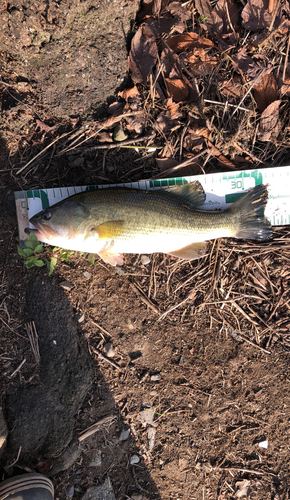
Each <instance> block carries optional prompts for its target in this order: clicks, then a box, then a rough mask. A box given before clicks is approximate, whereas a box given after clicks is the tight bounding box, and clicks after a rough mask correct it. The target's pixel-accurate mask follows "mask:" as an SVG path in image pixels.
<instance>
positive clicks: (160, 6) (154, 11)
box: [136, 0, 169, 22]
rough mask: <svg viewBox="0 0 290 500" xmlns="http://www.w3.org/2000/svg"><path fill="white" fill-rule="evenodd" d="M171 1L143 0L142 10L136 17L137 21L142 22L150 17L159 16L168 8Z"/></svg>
mask: <svg viewBox="0 0 290 500" xmlns="http://www.w3.org/2000/svg"><path fill="white" fill-rule="evenodd" d="M168 1H169V0H143V1H142V3H141V8H140V10H139V12H138V14H137V16H136V21H137V22H140V21H143V19H145V17H147V16H148V17H149V16H152V15H154V16H159V15H160V14H161V12H162V11H163V10H164V9H165V7H166V6H167V4H168Z"/></svg>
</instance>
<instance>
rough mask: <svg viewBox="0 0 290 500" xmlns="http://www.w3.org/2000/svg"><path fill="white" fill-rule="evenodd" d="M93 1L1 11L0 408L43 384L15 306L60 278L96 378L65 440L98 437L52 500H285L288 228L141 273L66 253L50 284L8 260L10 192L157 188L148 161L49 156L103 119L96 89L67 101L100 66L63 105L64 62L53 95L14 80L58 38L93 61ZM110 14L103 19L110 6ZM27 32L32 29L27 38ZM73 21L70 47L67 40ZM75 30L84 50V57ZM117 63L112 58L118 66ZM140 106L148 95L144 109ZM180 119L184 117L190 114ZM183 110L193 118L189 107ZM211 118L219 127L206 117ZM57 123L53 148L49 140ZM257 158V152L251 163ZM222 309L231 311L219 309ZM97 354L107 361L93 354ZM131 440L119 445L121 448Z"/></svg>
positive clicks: (45, 461) (114, 85) (282, 149)
mask: <svg viewBox="0 0 290 500" xmlns="http://www.w3.org/2000/svg"><path fill="white" fill-rule="evenodd" d="M93 4H94V3H93V2H91V3H89V2H76V3H74V2H68V3H66V2H59V3H56V2H50V1H48V2H44V3H43V4H40V3H38V2H35V3H33V2H25V1H21V2H20V1H19V2H8V3H6V2H4V7H5V8H4V9H3V10H2V13H1V14H0V19H1V20H2V22H3V26H4V27H3V32H2V35H1V37H2V38H1V45H0V50H1V53H0V58H1V68H2V69H1V72H2V82H3V85H1V82H0V92H1V103H2V126H1V138H0V140H1V143H0V144H1V150H0V151H1V152H0V158H1V164H0V188H1V220H0V239H1V246H0V264H1V289H0V290H1V300H0V320H1V325H0V328H1V331H0V339H1V342H0V406H2V408H3V411H4V415H5V414H7V407H6V405H7V396H10V395H13V394H15V393H16V391H17V389H18V388H19V387H24V386H26V385H27V384H30V383H33V384H36V385H37V383H38V380H39V379H38V375H39V367H38V365H37V364H36V362H35V358H34V355H33V352H32V350H31V345H30V342H29V339H28V337H27V333H26V330H25V324H26V323H27V322H28V321H30V319H31V318H30V317H29V314H28V312H27V306H26V293H27V289H28V287H29V282H30V280H31V279H33V278H37V277H38V278H39V277H40V278H41V280H43V281H44V282H50V283H52V284H53V285H54V286H56V287H58V286H61V284H62V283H63V282H64V281H68V282H69V283H71V284H72V286H71V288H70V290H66V291H64V292H63V293H64V294H65V295H66V296H67V299H68V300H69V302H70V303H71V305H72V308H73V315H74V317H73V321H74V324H75V325H76V327H77V332H78V336H79V339H80V341H81V342H82V343H83V344H84V345H85V346H86V348H87V349H88V352H89V357H90V363H91V366H92V370H93V381H92V382H93V383H92V386H91V388H90V389H89V391H88V393H87V395H86V397H85V400H84V402H83V404H82V406H81V408H80V409H79V410H78V412H77V414H76V415H75V417H74V425H73V428H74V438H77V437H78V436H80V434H81V433H82V432H83V431H85V430H86V429H87V428H89V427H90V426H92V425H93V424H95V423H97V422H99V423H100V425H99V427H98V428H97V430H96V432H94V433H93V434H92V435H91V436H89V437H86V439H84V440H83V441H82V442H81V444H82V450H81V453H80V454H79V455H78V456H77V459H76V460H75V461H74V463H72V464H71V465H70V466H69V467H68V469H67V470H65V471H61V472H55V473H54V474H53V476H52V479H53V482H54V485H55V491H56V494H55V498H56V499H61V500H63V499H65V498H72V497H73V498H74V499H76V500H79V499H81V498H82V496H83V495H84V493H85V492H86V490H87V489H88V488H89V487H90V486H92V485H97V484H101V483H103V482H104V480H105V479H106V477H109V478H110V480H111V482H112V485H113V489H114V492H115V496H116V499H117V500H123V499H129V498H135V500H137V499H139V500H141V499H142V498H143V499H144V500H145V499H160V500H169V499H175V500H177V499H180V500H181V499H184V500H186V499H190V500H206V499H215V500H234V499H237V498H248V499H251V500H286V499H288V498H289V492H290V483H289V472H290V458H289V457H290V453H289V452H290V430H289V424H290V412H289V386H288V383H289V377H290V363H289V352H290V334H289V325H290V322H289V304H288V302H289V300H290V296H289V279H290V269H289V258H290V252H289V241H290V239H289V238H290V237H289V234H290V233H289V228H287V227H283V228H275V231H274V238H273V241H271V242H270V243H267V244H263V245H259V244H255V243H248V242H240V243H238V242H237V241H234V240H229V241H221V242H217V241H215V242H211V243H210V245H209V254H208V256H207V257H205V258H204V259H201V260H198V261H193V262H191V263H190V262H185V261H180V260H178V259H175V258H173V257H171V258H170V257H168V256H163V255H151V256H149V259H150V260H149V261H148V262H147V263H145V264H144V263H142V260H141V256H136V255H135V256H131V255H128V256H126V259H125V264H124V266H122V268H113V267H110V266H109V265H107V264H104V263H103V262H102V261H100V260H99V259H97V260H96V262H95V263H94V264H93V265H92V264H91V263H90V262H89V261H88V258H87V256H85V255H84V256H80V255H78V254H73V255H71V256H70V257H69V259H68V260H67V261H61V260H60V259H59V260H58V262H57V265H56V267H55V270H54V272H53V274H52V275H51V276H48V269H47V267H46V266H45V267H42V268H32V269H26V267H25V266H24V262H23V259H22V258H21V257H20V256H19V254H18V252H17V243H18V233H17V222H16V214H15V208H14V194H13V193H14V191H17V190H27V189H34V188H49V187H58V186H71V185H84V184H105V183H110V182H111V183H113V182H125V181H128V180H131V181H132V180H140V179H144V178H152V177H154V176H158V175H159V177H162V175H161V173H160V169H159V167H158V166H157V165H156V162H155V158H154V154H152V153H151V152H150V151H148V150H146V149H145V150H142V149H140V148H139V150H138V151H136V150H135V149H130V148H128V149H125V148H124V149H119V148H115V149H111V150H110V149H108V150H104V151H103V150H102V149H100V150H97V151H89V152H86V153H83V154H81V155H78V154H77V153H74V154H72V153H71V154H69V153H68V154H65V155H60V156H57V155H56V154H55V153H56V152H57V151H60V150H61V149H62V147H66V142H65V141H66V137H65V136H64V135H63V136H62V134H66V133H72V132H74V131H75V130H78V127H80V128H79V130H80V131H83V130H84V129H85V127H92V126H93V125H92V123H93V120H94V119H95V118H96V116H97V117H98V119H99V118H100V116H104V109H105V107H106V106H105V105H104V106H103V107H102V104H104V103H105V102H106V99H105V98H104V96H105V94H106V95H107V92H106V89H105V88H104V89H103V90H104V92H103V94H102V95H101V94H97V95H96V94H95V93H94V90H93V87H92V86H91V85H90V83H89V84H88V85H87V86H86V88H84V87H82V88H81V89H79V93H78V92H77V91H76V89H77V88H78V85H79V84H80V82H81V79H83V80H86V81H88V82H93V81H94V78H96V75H97V69H96V68H95V67H93V66H89V65H85V69H84V71H87V73H86V78H83V77H82V76H81V73H80V74H79V81H76V82H74V83H73V85H72V87H73V89H74V90H72V91H71V92H72V93H71V94H69V92H68V90H67V87H66V86H65V85H63V87H62V91H63V94H58V89H59V87H58V86H57V84H56V83H55V82H56V81H57V78H59V77H60V76H61V74H62V71H63V67H64V66H63V64H64V62H63V61H62V60H60V62H59V66H58V68H56V67H55V68H52V69H54V75H56V76H55V80H53V85H56V86H55V87H54V86H52V87H51V85H50V83H49V82H50V80H49V79H48V76H47V74H43V75H42V76H43V80H42V79H40V80H37V78H39V74H37V72H36V73H34V74H28V73H27V74H24V73H23V65H22V62H23V60H24V58H25V57H26V58H27V59H29V58H30V57H31V58H34V59H35V60H38V62H39V59H37V58H39V57H41V54H42V52H43V47H45V54H46V56H47V57H48V59H49V54H52V53H54V56H55V57H56V59H57V58H59V57H60V55H61V57H63V58H65V56H64V54H63V50H62V45H61V41H63V40H65V41H68V38H66V37H69V40H70V44H71V45H70V46H69V44H68V43H67V44H66V47H67V49H66V50H67V52H68V54H70V57H71V58H73V59H74V57H75V53H74V49H75V47H78V58H79V59H78V60H77V61H74V63H73V64H75V65H79V64H80V63H81V61H83V60H87V58H88V56H89V55H91V54H92V52H91V50H95V51H96V52H98V56H100V51H99V48H98V47H96V46H93V45H94V44H93V43H91V46H90V45H88V43H87V40H88V39H89V38H90V36H91V31H90V28H86V30H87V31H86V30H85V29H84V28H82V26H81V23H82V22H83V19H85V21H86V22H87V25H88V22H89V21H90V22H93V19H94V16H96V10H95V7H94V5H93ZM128 4H129V5H130V2H128ZM122 5H123V4H122ZM126 5H127V4H126V3H125V2H124V8H125V7H126ZM1 8H3V7H1ZM106 8H107V9H109V3H108V7H106ZM29 9H30V10H29ZM110 9H112V10H111V13H112V11H114V12H115V9H116V7H115V6H114V5H111V6H110ZM134 9H135V11H136V10H137V8H136V5H135V6H134ZM68 10H69V11H70V12H69V13H68ZM33 12H34V13H35V16H34V15H33V14H32V13H33ZM68 15H70V16H71V18H70V17H68ZM117 17H118V16H117ZM2 18H3V19H2ZM12 18H13V19H14V18H15V20H14V21H13V19H12ZM76 19H77V20H78V21H77V23H76ZM17 20H18V21H17ZM12 21H13V22H12ZM28 21H29V22H32V21H33V22H34V25H33V29H34V30H35V31H31V29H30V28H31V26H30V25H29V22H28ZM5 22H6V24H5ZM73 22H74V23H76V24H74V26H75V30H74V33H75V37H76V38H75V39H73V38H72V37H73V36H74V35H73V34H72V31H71V30H69V29H68V24H69V23H73ZM37 23H39V24H37ZM78 23H80V24H78ZM44 24H45V25H44ZM87 25H86V26H87ZM29 26H30V28H29ZM129 28H130V26H129V25H128V26H127V27H126V30H125V31H126V33H127V35H128V30H129ZM29 29H30V31H29ZM92 29H95V28H92ZM17 30H18V31H17ZM54 30H56V31H55V33H56V34H55V35H54V34H53V33H54ZM16 31H17V33H16ZM80 32H81V33H84V36H85V37H86V40H85V43H84V44H83V45H80V42H79V34H80ZM29 33H30V35H29ZM31 33H32V34H33V36H32V35H31ZM3 34H4V35H5V37H4V35H3ZM28 36H30V39H29V40H28V38H27V37H28ZM98 36H99V37H100V44H102V43H103V44H104V43H109V44H112V43H113V44H114V43H115V44H116V46H115V48H114V49H113V52H114V53H115V54H116V59H114V58H113V60H111V61H109V62H108V61H107V60H106V61H105V59H104V62H103V63H102V65H103V66H105V68H106V70H108V74H110V71H113V69H114V68H116V60H117V59H118V43H119V41H118V40H119V39H117V38H116V39H115V40H113V38H112V37H113V35H112V34H111V35H110V37H111V38H110V37H109V38H110V39H109V41H108V37H107V38H106V37H105V38H106V41H104V38H102V34H98ZM15 40H17V42H19V43H18V44H16V45H15ZM128 40H130V36H129V35H128ZM20 42H21V43H20ZM70 47H73V49H71V48H70ZM40 52H41V54H40ZM51 57H52V56H51ZM67 64H68V67H69V64H70V63H67ZM108 64H110V65H111V66H112V68H113V69H112V68H111V66H110V67H107V66H106V65H108ZM124 64H125V63H124V60H122V62H120V65H121V66H122V65H124ZM35 67H36V66H35ZM89 67H90V68H91V69H90V70H89V69H88V68H89ZM122 67H123V69H122V68H121V69H118V71H117V72H115V73H114V75H115V76H114V79H112V81H111V82H110V84H111V89H117V90H118V87H119V86H121V87H122V85H121V83H123V86H126V85H127V83H128V82H129V79H128V76H126V71H127V69H126V70H125V69H124V66H122ZM110 68H111V69H110ZM47 71H51V67H50V66H49V64H48V65H47ZM51 72H52V71H51ZM113 72H114V71H113ZM122 72H123V73H122ZM52 73H53V72H52ZM105 73H106V71H105ZM120 74H122V75H123V81H122V82H121V81H120V80H119V81H118V78H120ZM57 75H58V76H57ZM102 78H104V80H102V81H103V82H105V81H107V80H108V76H105V77H102ZM37 81H38V82H40V81H41V82H43V86H42V85H40V83H37ZM45 82H46V83H45ZM130 86H132V84H131V85H130ZM50 87H51V88H50ZM50 92H51V93H52V94H50ZM111 92H113V90H111ZM115 95H116V94H115ZM75 96H77V97H76V99H75ZM84 96H85V98H84ZM145 98H146V93H144V95H143V94H142V96H141V98H140V99H141V100H143V99H145ZM62 99H63V101H64V102H61V101H62ZM114 99H115V98H114ZM111 100H113V98H112V99H111ZM19 101H20V102H19ZM48 101H49V105H48ZM22 102H24V103H25V104H24V105H23V104H22ZM160 106H161V105H160ZM186 106H188V108H187V110H188V109H189V108H190V104H186ZM100 109H101V111H100ZM160 109H161V107H160ZM190 109H191V113H193V114H195V116H198V109H197V108H196V107H194V105H192V108H190ZM96 110H97V111H98V112H97V113H96V115H95V114H94V113H95V111H96ZM35 113H36V114H37V116H38V117H39V116H40V117H41V120H40V119H39V118H37V117H36V115H35ZM213 113H214V116H215V118H216V116H217V113H218V112H217V111H216V112H215V111H214V112H213ZM219 116H220V115H219ZM37 119H38V120H40V121H39V122H38V123H37V122H36V120H37ZM218 119H219V117H218ZM44 122H45V123H46V125H47V126H48V128H47V129H45V128H44ZM54 126H56V131H57V135H54V133H55V131H52V130H49V128H50V127H54ZM82 127H83V128H82ZM254 128H255V126H254ZM164 133H165V132H164ZM235 133H236V130H235V131H234V133H233V135H234V134H235ZM283 133H284V132H283ZM285 133H286V132H285ZM56 137H58V138H60V140H59V144H58V145H57V147H58V148H59V149H58V150H57V149H55V148H51V149H49V150H47V151H46V152H45V154H43V155H42V156H41V157H40V158H39V159H38V160H36V161H34V162H32V163H31V165H30V166H29V167H26V168H23V170H22V171H21V172H20V173H17V172H19V170H20V169H22V167H24V166H25V165H27V163H28V162H29V161H30V160H32V159H33V158H35V156H36V155H37V154H39V153H41V151H42V150H43V149H44V148H45V147H46V146H47V145H49V144H50V143H51V142H52V141H53V140H54V139H55V138H56ZM130 137H132V138H134V131H133V135H132V136H130ZM164 137H165V136H164V134H163V135H162V134H161V136H160V137H159V142H158V145H159V146H160V147H164V144H166V145H167V146H168V144H169V142H170V141H171V142H170V144H173V143H174V140H172V139H170V141H169V140H168V137H167V138H166V137H165V138H164ZM171 137H177V133H176V136H173V135H172V136H171ZM109 139H110V138H109ZM284 139H285V138H284ZM284 139H283V140H281V141H280V146H279V144H278V143H277V142H276V143H275V144H274V142H273V143H271V142H269V143H267V148H268V149H267V155H268V156H267V157H265V162H266V163H267V160H269V157H270V156H273V157H274V156H275V159H276V164H277V165H278V164H287V158H289V149H287V148H289V146H287V143H286V141H285V140H284ZM107 140H108V137H107ZM110 140H111V139H110ZM245 140H248V139H245ZM279 140H280V139H279ZM162 141H163V142H162ZM278 142H279V141H278ZM140 144H143V143H140ZM149 145H150V142H149ZM262 146H264V145H263V144H262V145H261V143H260V144H258V145H257V144H256V145H255V147H256V148H257V149H256V150H254V151H255V154H258V153H257V151H258V149H259V148H261V149H262ZM170 147H171V146H170ZM231 148H232V145H229V144H227V147H226V146H225V148H224V149H223V150H222V151H223V153H224V154H225V155H226V154H227V153H228V156H229V157H230V156H231V151H232V150H231ZM238 154H239V162H240V163H239V165H238V167H239V168H240V165H241V164H243V165H246V167H247V168H250V167H251V165H253V162H254V160H253V158H252V157H251V158H249V157H247V158H246V157H245V155H244V157H243V158H242V157H241V152H240V151H238ZM263 154H264V153H263ZM265 154H266V153H265ZM252 156H254V155H252ZM232 160H233V157H232V156H231V161H232ZM243 162H244V163H243ZM247 162H248V163H247ZM221 168H226V167H225V166H224V165H223V167H221V165H220V164H219V163H218V162H217V161H216V160H211V161H210V162H209V164H208V165H207V166H206V169H208V170H206V172H207V173H209V172H216V171H218V170H219V169H221ZM191 173H195V172H194V171H193V170H191ZM143 262H144V261H143ZM228 297H230V300H231V299H233V298H235V297H239V300H238V301H236V302H235V300H232V301H227V299H228ZM108 343H111V344H112V348H113V349H114V353H113V357H108V356H104V354H106V352H107V351H106V349H108V346H107V344H108ZM100 353H101V355H103V357H100ZM24 359H25V360H26V362H25V363H24V364H23V365H22V366H21V368H20V369H19V370H18V371H17V372H16V373H15V370H16V369H17V368H18V367H19V365H20V364H21V363H22V362H23V360H24ZM146 410H147V411H146ZM102 419H105V420H102ZM127 428H128V429H129V430H130V436H129V437H128V438H127V439H125V440H120V439H119V438H120V434H121V432H122V431H124V430H126V429H127ZM8 443H9V441H8ZM55 464H57V457H56V456H39V455H38V454H37V455H36V456H34V455H33V453H31V454H30V455H29V456H25V460H24V457H23V456H22V455H21V450H20V452H19V453H17V452H16V451H15V450H13V451H11V449H9V447H8V451H7V455H5V456H4V457H2V463H1V467H2V469H1V471H2V475H3V477H4V476H7V474H8V475H9V474H10V473H11V472H13V473H17V472H19V471H25V470H32V469H33V470H37V471H41V472H45V473H46V472H47V473H48V474H50V472H49V470H50V469H51V467H53V466H54V465H55ZM51 470H53V469H51Z"/></svg>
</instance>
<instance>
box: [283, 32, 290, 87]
mask: <svg viewBox="0 0 290 500" xmlns="http://www.w3.org/2000/svg"><path fill="white" fill-rule="evenodd" d="M289 49H290V33H289V35H288V43H287V49H286V55H285V61H284V68H283V75H282V80H283V83H284V81H285V77H286V70H287V65H288V56H289Z"/></svg>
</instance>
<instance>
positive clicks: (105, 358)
mask: <svg viewBox="0 0 290 500" xmlns="http://www.w3.org/2000/svg"><path fill="white" fill-rule="evenodd" d="M91 349H92V351H93V352H94V353H95V354H96V355H97V356H98V357H99V358H100V359H103V360H104V361H107V363H109V364H110V365H112V366H113V367H114V368H116V369H117V370H119V371H122V368H121V367H120V366H119V365H117V363H115V361H112V360H111V359H110V358H108V357H107V356H105V355H104V354H103V353H101V351H99V350H98V349H95V348H94V347H92V346H91Z"/></svg>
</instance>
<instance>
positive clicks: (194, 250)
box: [166, 241, 207, 260]
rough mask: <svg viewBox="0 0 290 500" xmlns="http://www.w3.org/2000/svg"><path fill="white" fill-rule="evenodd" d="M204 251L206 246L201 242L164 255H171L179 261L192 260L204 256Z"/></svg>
mask: <svg viewBox="0 0 290 500" xmlns="http://www.w3.org/2000/svg"><path fill="white" fill-rule="evenodd" d="M206 249H207V244H206V243H205V242H204V241H202V242H200V243H192V244H191V245H188V246H187V247H183V248H179V249H178V250H173V251H172V252H166V253H168V254H169V255H172V256H173V257H179V259H185V260H194V259H199V258H200V257H203V256H204V255H206Z"/></svg>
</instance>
